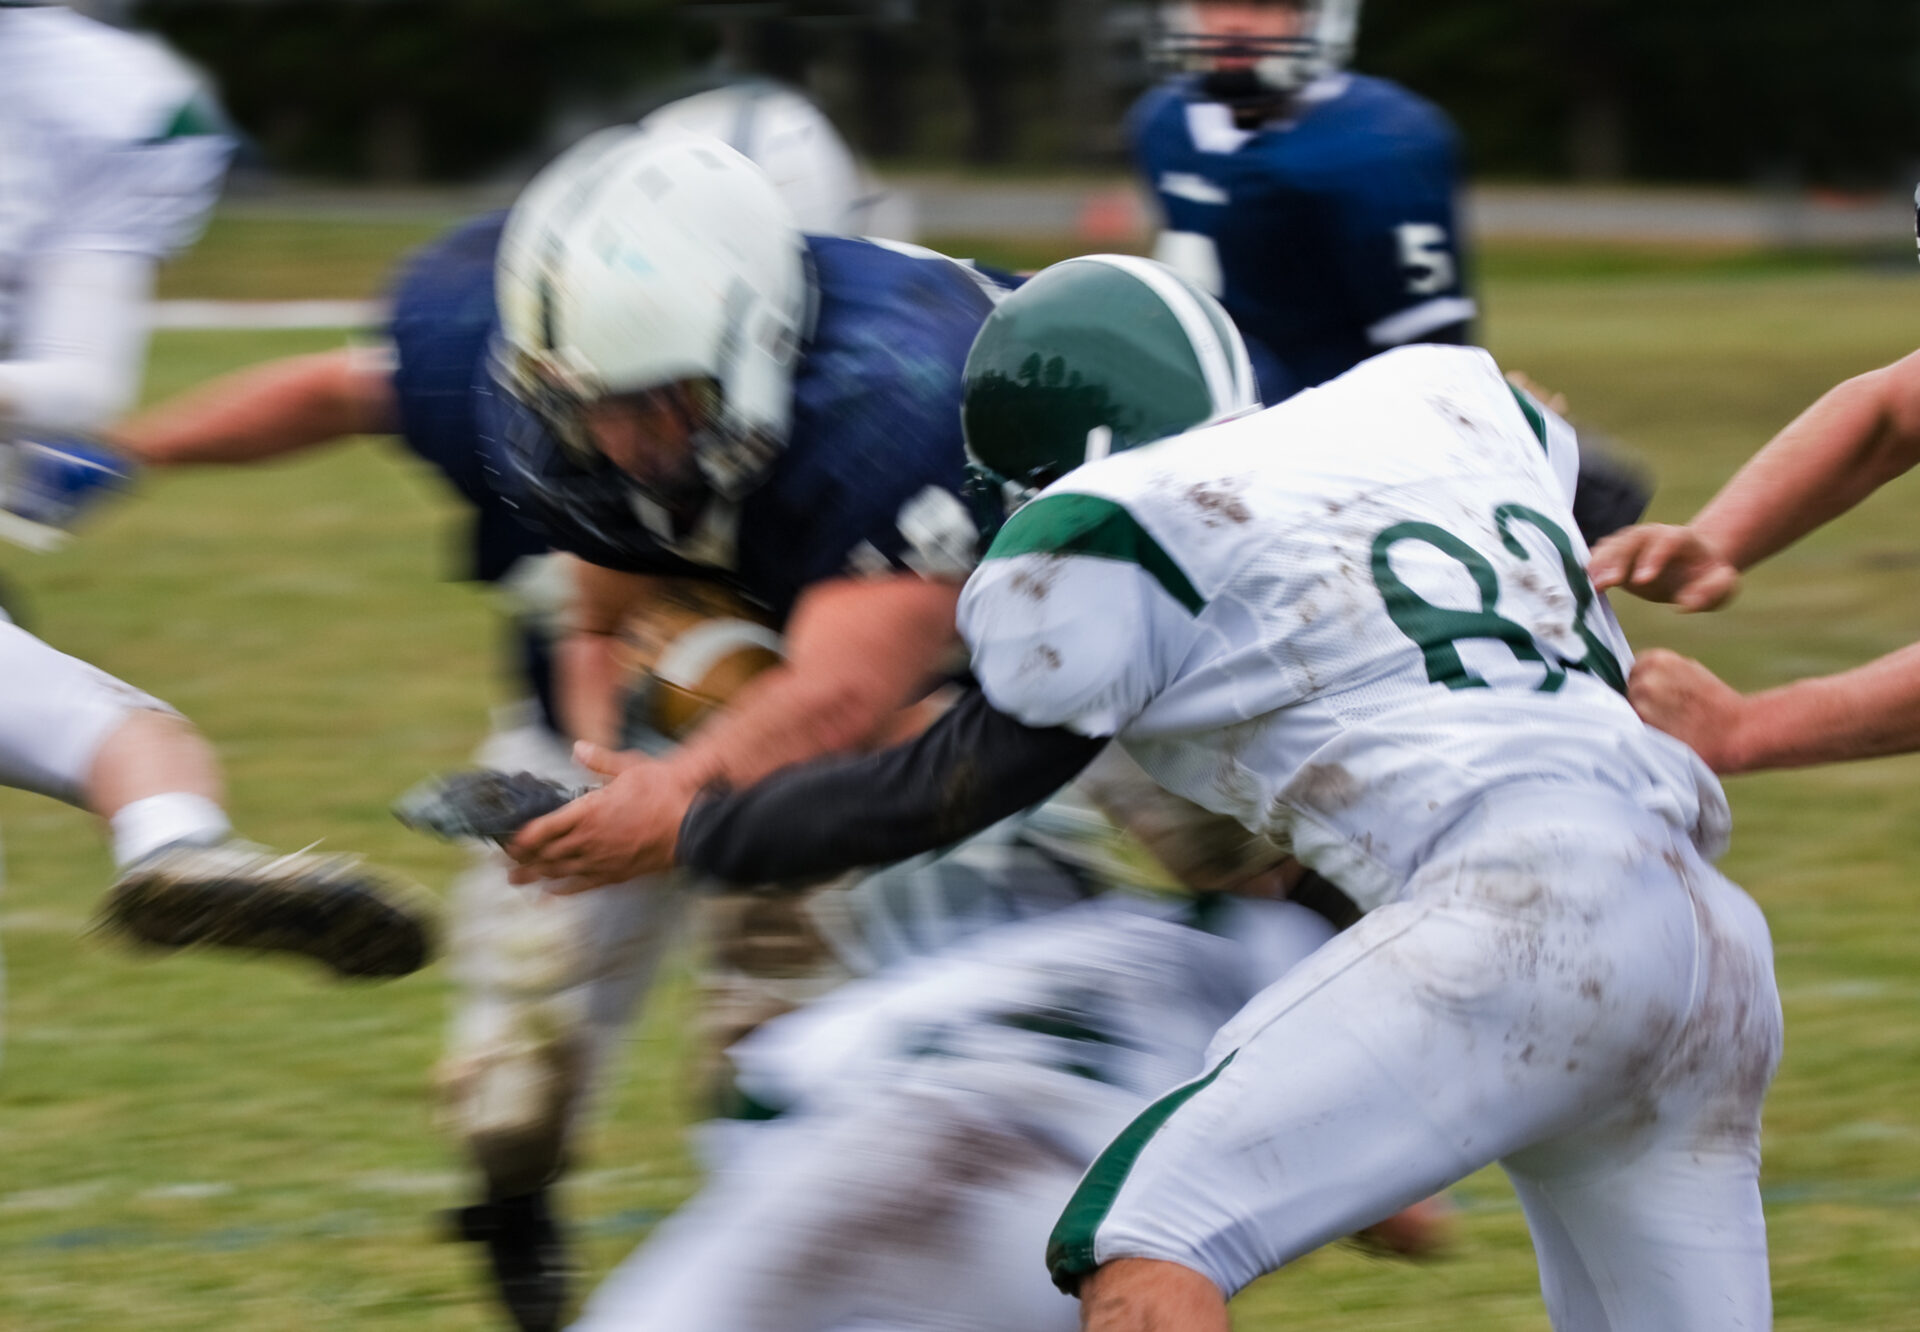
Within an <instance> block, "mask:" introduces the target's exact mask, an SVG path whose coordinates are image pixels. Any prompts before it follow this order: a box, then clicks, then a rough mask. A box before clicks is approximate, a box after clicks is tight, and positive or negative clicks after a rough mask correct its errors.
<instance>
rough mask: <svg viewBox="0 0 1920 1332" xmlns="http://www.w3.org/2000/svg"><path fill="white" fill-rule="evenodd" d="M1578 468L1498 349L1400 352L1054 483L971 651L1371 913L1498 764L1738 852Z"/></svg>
mask: <svg viewBox="0 0 1920 1332" xmlns="http://www.w3.org/2000/svg"><path fill="white" fill-rule="evenodd" d="M1576 463H1577V457H1576V454H1575V446H1574V441H1573V432H1572V430H1571V429H1570V428H1569V427H1567V426H1566V425H1565V423H1564V422H1561V421H1559V420H1558V419H1557V418H1555V417H1553V416H1552V415H1551V414H1550V413H1546V412H1543V411H1542V410H1541V409H1539V408H1538V407H1537V406H1536V405H1534V404H1533V403H1532V402H1531V401H1530V400H1528V399H1525V398H1523V397H1522V396H1521V395H1519V394H1517V393H1516V392H1515V391H1514V390H1513V389H1512V388H1511V387H1510V386H1509V385H1508V384H1507V383H1506V381H1505V380H1504V379H1503V378H1502V377H1501V375H1500V371H1499V369H1498V367H1497V366H1495V364H1494V363H1493V360H1492V358H1491V357H1489V356H1488V355H1487V354H1486V353H1485V352H1483V351H1479V350H1477V349H1472V348H1457V347H1434V346H1421V347H1410V348H1403V349H1400V350H1397V351H1393V352H1389V353H1387V354H1385V355H1382V356H1378V357H1375V358H1374V359H1372V360H1370V361H1366V362H1363V363H1362V364H1360V365H1359V366H1357V367H1355V368H1354V369H1353V370H1351V371H1349V372H1348V373H1347V374H1345V375H1343V376H1341V377H1340V378H1338V379H1335V380H1333V381H1330V382H1329V383H1327V384H1324V385H1322V386H1320V387H1319V388H1316V389H1312V390H1309V391H1308V392H1305V393H1302V394H1300V395H1298V396H1297V397H1294V398H1292V399H1290V400H1288V401H1287V402H1285V403H1283V404H1281V405H1280V406H1278V407H1275V408H1272V409H1270V410H1268V411H1265V412H1261V413H1259V414H1257V415H1254V416H1250V417H1245V418H1242V419H1240V420H1237V421H1231V422H1228V423H1225V424H1222V425H1218V426H1214V427H1211V428H1208V429H1205V430H1200V431H1195V432H1191V433H1188V434H1185V435H1181V436H1178V437H1176V438H1173V439H1170V440H1165V441H1162V442H1160V443H1158V444H1155V445H1152V446H1149V447H1147V448H1141V449H1134V450H1130V451H1128V452H1124V453H1120V454H1116V455H1113V456H1111V457H1109V458H1105V459H1102V460H1100V461H1097V462H1093V463H1089V464H1087V465H1086V466H1084V467H1081V468H1079V469H1078V470H1076V471H1075V472H1073V473H1072V474H1070V475H1069V476H1067V477H1066V478H1065V479H1063V480H1062V481H1061V482H1059V483H1058V484H1056V485H1054V486H1052V487H1050V488H1048V489H1047V490H1046V491H1045V492H1043V493H1042V494H1041V496H1040V497H1039V498H1037V499H1035V500H1034V501H1033V502H1032V503H1030V504H1029V505H1027V506H1026V507H1025V508H1023V509H1022V510H1020V512H1018V513H1016V514H1015V515H1014V517H1013V518H1012V519H1011V520H1010V521H1009V522H1008V524H1007V526H1006V528H1005V529H1004V530H1003V531H1002V532H1001V534H1000V536H999V537H998V539H997V540H996V541H995V543H994V545H993V547H992V549H991V550H990V551H989V552H988V555H987V558H986V560H985V562H984V563H983V564H982V566H981V568H980V569H979V571H978V572H977V573H976V574H975V575H974V577H973V579H972V580H971V581H970V582H969V583H968V585H967V588H966V592H965V594H964V596H963V597H962V600H961V606H960V625H961V630H962V633H963V634H964V635H965V637H966V639H967V642H968V644H969V645H970V646H971V648H972V650H973V669H974V673H975V675H976V676H977V677H978V678H979V680H980V682H981V685H982V687H983V688H984V689H985V691H986V693H987V696H988V698H989V699H990V700H991V701H992V702H993V704H994V706H995V707H997V708H999V709H1000V710H1001V711H1003V712H1006V713H1009V714H1010V715H1012V716H1014V717H1017V718H1018V719H1020V720H1021V721H1023V722H1025V723H1027V724H1028V725H1033V726H1068V727H1071V728H1073V729H1075V730H1078V731H1081V732H1083V733H1085V734H1088V735H1095V736H1098V735H1118V736H1119V738H1120V740H1121V742H1122V743H1123V745H1124V746H1125V747H1126V748H1127V750H1128V751H1129V752H1130V753H1131V754H1132V755H1133V756H1134V757H1135V758H1136V759H1137V760H1139V762H1140V763H1141V765H1142V766H1143V767H1144V768H1145V769H1146V770H1147V771H1148V772H1149V773H1150V774H1152V775H1153V777H1154V778H1155V779H1156V780H1158V781H1159V782H1161V783H1162V784H1163V785H1165V786H1166V787H1168V788H1169V789H1170V790H1173V791H1175V792H1177V793H1178V794H1180V795H1183V796H1186V797H1187V798H1188V799H1190V800H1192V801H1194V802H1196V803H1198V804H1200V805H1202V806H1204V807H1206V808H1208V809H1212V810H1215V811H1217V812H1220V813H1224V814H1231V815H1232V816H1233V817H1235V818H1237V819H1238V820H1239V821H1240V822H1241V823H1243V824H1245V825H1246V826H1247V827H1248V828H1249V829H1252V830H1254V831H1256V832H1261V833H1265V834H1267V835H1268V836H1271V837H1273V838H1274V839H1275V840H1278V841H1283V842H1284V841H1286V840H1288V839H1291V842H1292V845H1293V847H1294V850H1295V853H1296V854H1297V855H1298V856H1299V857H1300V858H1301V859H1302V860H1303V861H1304V862H1306V863H1307V864H1308V865H1310V866H1312V867H1313V868H1314V869H1316V870H1318V871H1319V872H1320V873H1322V874H1324V875H1326V876H1327V877H1328V878H1330V879H1332V880H1333V881H1335V882H1336V883H1338V884H1340V886H1341V887H1342V888H1344V889H1345V890H1346V891H1347V893H1348V894H1349V895H1350V896H1351V897H1352V898H1353V899H1354V901H1355V902H1356V903H1358V904H1359V905H1360V906H1361V907H1363V908H1371V907H1373V906H1377V905H1379V904H1380V903H1382V902H1385V901H1388V900H1391V899H1393V898H1395V897H1397V896H1398V895H1399V894H1400V892H1401V890H1402V888H1403V887H1404V885H1405V884H1406V881H1407V879H1408V878H1409V876H1410V875H1411V874H1412V873H1413V871H1414V870H1415V869H1416V868H1417V867H1418V866H1419V864H1420V863H1421V861H1422V860H1423V859H1424V858H1425V856H1426V855H1427V853H1428V852H1429V850H1430V849H1431V848H1432V847H1433V845H1434V843H1435V842H1436V840H1437V839H1438V838H1440V837H1441V835H1442V834H1444V833H1445V832H1446V831H1447V830H1448V828H1450V827H1451V826H1452V825H1453V824H1454V823H1455V822H1456V821H1458V820H1459V819H1460V818H1461V817H1462V816H1463V815H1464V814H1466V813H1467V812H1468V811H1469V810H1470V809H1471V808H1472V807H1473V805H1474V803H1475V802H1476V800H1477V799H1478V798H1479V797H1480V796H1482V795H1483V794H1485V793H1487V792H1488V791H1490V790H1493V789H1494V788H1498V787H1511V786H1521V785H1525V786H1532V787H1539V786H1542V785H1546V784H1553V785H1558V786H1563V787H1565V788H1566V789H1567V790H1568V795H1569V798H1570V799H1576V800H1577V799H1578V798H1579V791H1580V790H1581V789H1582V788H1587V789H1592V788H1596V787H1597V788H1602V789H1605V790H1607V791H1611V792H1616V793H1620V794H1623V795H1625V796H1627V797H1628V798H1629V799H1631V800H1632V801H1634V802H1635V803H1637V804H1639V805H1640V806H1641V807H1643V808H1647V809H1650V810H1653V811H1655V812H1657V813H1659V814H1661V815H1662V816H1663V817H1665V818H1667V819H1669V820H1670V821H1672V822H1674V823H1675V824H1677V825H1679V826H1680V827H1682V828H1685V829H1687V830H1689V832H1690V833H1692V834H1694V835H1695V836H1696V840H1697V841H1700V842H1702V843H1705V844H1709V845H1708V846H1707V849H1708V851H1709V854H1717V852H1718V850H1719V846H1718V845H1717V844H1714V843H1717V841H1718V840H1719V839H1721V838H1723V837H1724V832H1725V826H1726V808H1725V803H1724V799H1723V797H1722V795H1721V793H1720V789H1719V785H1718V783H1717V782H1716V781H1715V780H1714V778H1713V777H1712V775H1711V774H1710V773H1709V772H1708V771H1707V770H1706V768H1705V767H1704V766H1703V765H1702V764H1701V763H1700V762H1699V760H1698V759H1697V758H1696V757H1695V756H1694V755H1693V753H1692V751H1690V750H1688V749H1686V748H1685V747H1684V746H1682V745H1680V744H1679V743H1678V742H1676V741H1673V740H1671V739H1669V738H1668V737H1666V736H1663V735H1660V734H1658V733H1657V732H1654V731H1652V730H1650V729H1649V728H1647V727H1646V726H1644V725H1643V724H1642V723H1641V722H1640V720H1639V719H1638V717H1636V716H1635V715H1634V712H1633V710H1632V708H1631V707H1629V706H1628V704H1627V701H1626V699H1625V696H1624V681H1625V676H1626V673H1627V671H1628V670H1629V669H1630V667H1631V665H1632V657H1631V654H1630V652H1629V650H1628V648H1627V644H1626V641H1625V639H1624V637H1623V636H1622V635H1621V632H1620V629H1619V626H1618V624H1617V623H1616V622H1615V620H1614V618H1613V615H1612V613H1611V611H1610V610H1609V609H1608V607H1607V605H1606V602H1605V600H1604V599H1603V598H1601V597H1599V596H1597V595H1596V594H1595V593H1594V591H1593V589H1592V586H1591V584H1590V583H1589V582H1588V581H1587V577H1586V573H1585V563H1586V558H1587V549H1586V546H1585V544H1584V543H1583V542H1582V541H1581V539H1580V536H1579V533H1578V530H1577V529H1576V527H1575V526H1574V522H1573V516H1572V513H1571V511H1570V507H1569V506H1570V502H1571V495H1572V489H1573V477H1574V472H1575V467H1576Z"/></svg>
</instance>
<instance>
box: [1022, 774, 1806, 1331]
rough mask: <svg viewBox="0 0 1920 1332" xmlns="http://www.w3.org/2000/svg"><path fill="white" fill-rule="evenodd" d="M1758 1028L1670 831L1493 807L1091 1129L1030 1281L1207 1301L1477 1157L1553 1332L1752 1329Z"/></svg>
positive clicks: (1708, 894) (1767, 1047)
mask: <svg viewBox="0 0 1920 1332" xmlns="http://www.w3.org/2000/svg"><path fill="white" fill-rule="evenodd" d="M1780 1039H1781V1031H1780V1010H1779V999H1778V995H1777V994H1776V992H1775V989H1774V984H1773V971H1772V952H1771V944H1770V941H1769V938H1768V934H1767V929H1766V924H1765V921H1764V920H1763V919H1762V917H1761V915H1760V912H1759V909H1758V908H1757V907H1755V905H1754V904H1753V902H1752V901H1751V899H1749V898H1748V897H1747V896H1746V894H1744V893H1743V892H1741V891H1740V890H1739V889H1738V888H1736V887H1735V886H1734V885H1733V884H1731V883H1729V882H1728V881H1727V880H1726V879H1725V878H1723V877H1722V876H1721V875H1720V874H1719V873H1718V872H1717V871H1716V870H1714V869H1713V868H1712V867H1711V866H1710V865H1708V864H1706V863H1705V862H1704V861H1702V860H1701V859H1700V857H1699V856H1698V855H1697V854H1696V853H1695V851H1694V849H1693V847H1692V846H1691V844H1690V843H1689V842H1687V840H1686V839H1685V837H1684V836H1683V835H1682V834H1680V833H1679V832H1678V831H1676V830H1673V829H1671V828H1670V827H1669V826H1668V825H1666V824H1665V823H1662V822H1660V821H1659V820H1657V819H1655V818H1653V817H1652V816H1649V815H1645V814H1642V813H1640V812H1639V811H1637V810H1635V809H1632V808H1630V807H1626V806H1622V805H1619V804H1609V803H1607V802H1606V800H1605V798H1604V797H1601V796H1598V795H1594V796H1588V795H1587V794H1586V793H1584V792H1571V793H1556V794H1555V797H1554V798H1551V799H1543V798H1541V797H1539V796H1533V797H1528V798H1510V799H1507V800H1503V801H1498V802H1490V803H1489V804H1488V806H1486V807H1485V808H1484V809H1483V811H1482V812H1481V813H1480V814H1478V815H1476V816H1475V817H1474V818H1473V820H1472V821H1471V822H1470V824H1469V825H1468V826H1465V827H1463V828H1462V829H1461V830H1459V832H1458V833H1457V834H1456V835H1455V836H1454V837H1452V838H1451V839H1449V840H1448V841H1447V842H1446V843H1444V844H1443V845H1442V847H1441V848H1440V851H1439V854H1438V855H1436V856H1435V857H1434V858H1433V859H1432V860H1430V861H1429V862H1428V864H1427V865H1426V866H1425V867H1424V868H1423V869H1422V871H1421V872H1420V873H1419V874H1418V875H1417V876H1416V878H1415V880H1414V881H1413V883H1412V885H1411V887H1410V890H1409V892H1408V894H1407V896H1406V897H1405V898H1404V899H1403V900H1401V901H1399V902H1396V903H1393V904H1391V905H1388V906H1385V907H1382V908H1381V909H1379V910H1377V911H1375V912H1373V913H1372V914H1371V915H1369V916H1368V917H1367V918H1366V919H1365V920H1363V921H1362V922H1361V923H1360V924H1359V925H1357V926H1355V927H1354V928H1353V929H1351V930H1349V931H1347V932H1346V933H1345V934H1343V935H1341V936H1340V937H1339V938H1337V939H1335V940H1334V941H1332V942H1331V943H1329V944H1328V945H1327V946H1326V947H1325V948H1323V949H1321V950H1320V951H1319V952H1318V953H1316V954H1315V955H1314V956H1313V957H1311V958H1309V959H1308V960H1307V961H1306V962H1305V963H1304V964H1303V965H1301V966H1300V967H1299V968H1297V969H1296V970H1295V971H1293V972H1291V973H1289V974H1288V975H1287V976H1286V977H1284V978H1283V979H1281V980H1280V981H1279V982H1277V983H1276V984H1274V985H1273V986H1271V987H1269V988H1268V989H1267V990H1266V991H1265V992H1263V993H1262V994H1261V995H1260V996H1259V997H1257V998H1256V999H1255V1000H1254V1001H1253V1002H1252V1003H1251V1004H1249V1005H1248V1006H1247V1008H1246V1009H1244V1010H1243V1011H1242V1012H1241V1013H1240V1015H1239V1016H1238V1017H1236V1018H1235V1019H1234V1020H1233V1021H1231V1022H1229V1023H1228V1024H1227V1025H1226V1026H1225V1027H1224V1028H1223V1029H1222V1030H1221V1032H1220V1035H1219V1036H1218V1037H1217V1038H1216V1040H1215V1043H1214V1047H1213V1049H1212V1050H1211V1051H1210V1052H1209V1059H1210V1061H1211V1063H1212V1066H1211V1071H1210V1072H1209V1073H1207V1074H1206V1075H1204V1076H1203V1077H1201V1078H1200V1079H1198V1080H1196V1081H1194V1082H1192V1083H1189V1084H1187V1085H1186V1086H1184V1087H1182V1088H1179V1089H1177V1090H1176V1091H1174V1092H1173V1093H1171V1094H1169V1095H1168V1096H1166V1097H1163V1098H1162V1099H1161V1100H1159V1101H1157V1102H1156V1103H1155V1104H1154V1105H1153V1106H1152V1107H1151V1108H1150V1109H1149V1110H1147V1111H1146V1112H1145V1113H1143V1114H1142V1115H1141V1116H1140V1117H1138V1118H1137V1119H1136V1120H1134V1122H1133V1123H1132V1124H1131V1125H1130V1126H1129V1127H1128V1128H1127V1129H1126V1130H1125V1131H1124V1132H1123V1133H1122V1134H1120V1135H1119V1136H1118V1137H1117V1138H1116V1139H1115V1141H1114V1143H1113V1145H1112V1146H1110V1147H1109V1148H1108V1149H1107V1151H1106V1152H1105V1153H1104V1154H1103V1155H1102V1156H1101V1157H1100V1159H1099V1160H1098V1161H1096V1162H1095V1163H1094V1165H1093V1167H1092V1168H1091V1169H1090V1170H1089V1171H1088V1173H1087V1176H1086V1178H1085V1179H1084V1180H1083V1181H1082V1182H1081V1184H1080V1186H1079V1188H1078V1190H1077V1191H1076V1193H1075V1195H1074V1198H1073V1200H1072V1202H1071V1203H1070V1204H1069V1205H1068V1207H1067V1208H1066V1209H1065V1211H1064V1213H1063V1215H1062V1217H1061V1220H1060V1222H1059V1224H1058V1225H1057V1226H1056V1228H1055V1230H1054V1233H1053V1236H1052V1240H1051V1242H1050V1245H1049V1263H1050V1266H1051V1267H1052V1269H1053V1272H1054V1275H1055V1277H1056V1279H1057V1280H1060V1281H1061V1282H1062V1283H1063V1284H1065V1285H1071V1284H1073V1282H1074V1281H1075V1280H1076V1279H1077V1278H1078V1277H1079V1276H1080V1275H1084V1274H1085V1273H1086V1272H1088V1271H1090V1270H1092V1269H1093V1268H1094V1267H1096V1266H1098V1265H1099V1264H1101V1263H1104V1262H1107V1261H1109V1260H1111V1259H1115V1258H1122V1257H1148V1258H1160V1259H1166V1260H1170V1261H1173V1262H1177V1263H1180V1264H1182V1265H1184V1266H1186V1267H1189V1268H1192V1269H1193V1270H1195V1271H1198V1272H1200V1273H1202V1274H1204V1275H1206V1276H1207V1277H1208V1278H1210V1279H1211V1280H1212V1281H1213V1282H1214V1283H1215V1284H1216V1285H1218V1286H1219V1287H1220V1288H1221V1289H1222V1290H1223V1291H1225V1292H1227V1293H1228V1294H1232V1293H1234V1292H1237V1291H1238V1290H1239V1289H1240V1288H1241V1287H1243V1286H1245V1285H1246V1284H1247V1283H1248V1282H1250V1281H1252V1280H1253V1279H1254V1278H1255V1277H1257V1276H1259V1275H1261V1274H1262V1273H1264V1272H1269V1271H1272V1270H1273V1269H1275V1268H1277V1267H1280V1266H1282V1265H1284V1264H1285V1263H1287V1262H1289V1261H1291V1260H1292V1259H1294V1258H1297V1257H1299V1256H1300V1255H1302V1254H1305V1253H1307V1252H1309V1251H1311V1250H1313V1249H1315V1248H1317V1247H1319V1246H1320V1245H1322V1244H1325V1243H1327V1242H1328V1241H1329V1240H1332V1239H1335V1238H1337V1237H1339V1236H1341V1235H1345V1234H1348V1233H1351V1232H1352V1231H1355V1230H1357V1229H1359V1228H1361V1227H1363V1226H1367V1225H1370V1224H1372V1223H1374V1222H1376V1221H1379V1220H1380V1219H1382V1218H1383V1217H1386V1216H1388V1215H1390V1214H1392V1213H1393V1212H1395V1211H1396V1210H1398V1209H1399V1208H1401V1207H1404V1206H1406V1205H1407V1204H1409V1203H1411V1202H1413V1201H1415V1200H1416V1199H1419V1198H1424V1197H1427V1196H1428V1195H1430V1194H1432V1193H1434V1192H1436V1191H1437V1190H1439V1189H1441V1188H1444V1187H1445V1186H1446V1185H1448V1184H1451V1183H1453V1182H1454V1181H1456V1180H1459V1179H1461V1178H1462V1177H1464V1176H1466V1175H1468V1174H1470V1173H1472V1172H1473V1171H1475V1170H1477V1169H1479V1168H1480V1167H1482V1166H1484V1165H1486V1164H1488V1163H1490V1162H1493V1161H1499V1162H1501V1163H1502V1164H1503V1165H1504V1166H1505V1168H1506V1170H1507V1172H1508V1174H1509V1175H1510V1176H1512V1178H1513V1181H1514V1184H1515V1187H1516V1188H1517V1190H1518V1191H1519V1194H1520V1199H1521V1202H1522V1204H1523V1206H1524V1208H1525V1210H1526V1215H1527V1221H1528V1224H1529V1226H1530V1228H1531V1229H1532V1232H1533V1236H1534V1243H1535V1248H1536V1252H1537V1255H1538V1258H1539V1262H1540V1270H1541V1284H1542V1288H1543V1290H1544V1292H1545V1295H1546V1300H1547V1305H1548V1309H1549V1312H1550V1314H1551V1316H1552V1320H1553V1325H1554V1327H1555V1328H1557V1329H1559V1332H1695V1330H1697V1329H1704V1328H1712V1329H1716V1330H1725V1329H1735V1328H1745V1329H1759V1328H1765V1327H1767V1326H1769V1323H1770V1316H1771V1315H1770V1296H1769V1290H1768V1280H1767V1258H1766V1233H1765V1222H1764V1219H1763V1217H1762V1214H1761V1207H1760V1192H1759V1168H1760V1104H1761V1100H1762V1098H1763V1097H1764V1095H1765V1092H1766V1089H1767V1086H1768V1084H1769V1082H1770V1081H1771V1080H1772V1077H1773V1072H1774V1068H1775V1065H1776V1063H1777V1061H1778V1057H1779V1051H1780Z"/></svg>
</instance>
